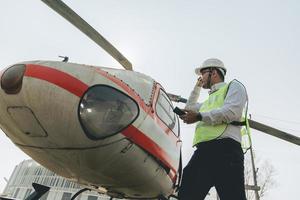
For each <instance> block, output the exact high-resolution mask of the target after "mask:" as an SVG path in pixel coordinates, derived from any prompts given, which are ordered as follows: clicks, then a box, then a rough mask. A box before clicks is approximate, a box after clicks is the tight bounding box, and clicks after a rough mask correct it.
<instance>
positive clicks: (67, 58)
mask: <svg viewBox="0 0 300 200" xmlns="http://www.w3.org/2000/svg"><path fill="white" fill-rule="evenodd" d="M58 57H60V58H63V60H62V62H68V61H69V57H68V56H58Z"/></svg>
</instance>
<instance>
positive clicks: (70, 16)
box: [41, 0, 132, 70]
mask: <svg viewBox="0 0 300 200" xmlns="http://www.w3.org/2000/svg"><path fill="white" fill-rule="evenodd" d="M41 1H43V2H44V3H45V4H47V5H48V6H49V7H50V8H52V9H53V10H54V11H56V12H57V13H58V14H59V15H61V16H62V17H64V18H65V19H66V20H68V21H69V22H70V23H71V24H73V25H74V26H75V27H77V28H78V29H79V30H80V31H81V32H83V33H84V34H85V35H87V36H88V37H89V38H90V39H91V40H93V41H94V42H95V43H97V44H98V45H99V46H100V47H101V48H103V49H104V50H105V51H106V52H107V53H108V54H109V55H111V56H112V57H113V58H114V59H116V60H117V61H118V62H119V63H120V64H121V65H122V66H123V67H124V68H125V69H127V70H132V64H131V63H130V62H129V61H128V60H127V58H125V57H124V56H123V55H122V54H121V53H120V52H119V51H118V50H117V49H116V48H115V47H114V46H113V45H112V44H110V43H109V42H108V41H107V40H106V39H105V38H104V37H103V36H102V35H101V34H100V33H99V32H97V31H96V30H95V29H94V28H93V27H92V26H91V25H89V24H88V23H87V22H86V21H85V20H84V19H82V18H81V17H80V16H79V15H78V14H77V13H75V12H74V11H73V10H72V9H71V8H70V7H69V6H67V5H66V4H65V3H64V2H62V1H61V0H41Z"/></svg>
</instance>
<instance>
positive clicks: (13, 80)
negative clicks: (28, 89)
mask: <svg viewBox="0 0 300 200" xmlns="http://www.w3.org/2000/svg"><path fill="white" fill-rule="evenodd" d="M25 69H26V66H25V65H24V64H16V65H13V66H11V67H9V68H8V69H6V70H5V71H4V73H3V75H2V77H1V88H2V89H3V90H4V92H5V93H6V94H17V93H18V92H20V90H21V88H22V82H23V77H24V73H25Z"/></svg>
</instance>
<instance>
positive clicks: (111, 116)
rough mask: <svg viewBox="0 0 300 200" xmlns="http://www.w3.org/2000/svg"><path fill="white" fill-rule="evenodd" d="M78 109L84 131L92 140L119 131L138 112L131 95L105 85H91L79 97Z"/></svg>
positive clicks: (131, 121)
mask: <svg viewBox="0 0 300 200" xmlns="http://www.w3.org/2000/svg"><path fill="white" fill-rule="evenodd" d="M78 111H79V120H80V123H81V126H82V128H83V130H84V132H85V133H86V135H87V136H88V137H89V138H90V139H93V140H97V139H103V138H106V137H109V136H112V135H114V134H117V133H119V132H121V131H122V130H123V129H125V128H126V127H127V126H128V125H130V124H131V123H133V122H134V121H135V119H136V118H137V116H138V114H139V108H138V105H137V103H136V102H135V101H134V100H133V99H132V98H131V97H129V96H127V95H126V94H124V93H123V92H121V91H119V90H117V89H115V88H112V87H110V86H106V85H96V86H93V87H91V88H90V89H89V90H88V91H87V92H86V93H85V95H84V96H83V98H82V99H81V102H80V105H79V109H78Z"/></svg>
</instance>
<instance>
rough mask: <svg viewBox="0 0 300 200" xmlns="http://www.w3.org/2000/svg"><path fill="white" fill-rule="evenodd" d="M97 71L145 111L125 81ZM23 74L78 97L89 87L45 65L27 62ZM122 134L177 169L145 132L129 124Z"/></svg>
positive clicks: (144, 107) (145, 108) (139, 99)
mask: <svg viewBox="0 0 300 200" xmlns="http://www.w3.org/2000/svg"><path fill="white" fill-rule="evenodd" d="M97 71H98V72H99V74H100V75H103V76H104V77H105V78H108V79H109V80H111V81H113V82H115V83H116V84H117V85H119V86H120V87H121V88H122V89H124V90H125V91H126V92H128V93H129V94H130V95H131V96H132V97H133V98H134V99H135V100H136V101H138V103H139V105H140V106H142V109H143V110H145V112H146V110H148V109H149V108H148V107H147V106H146V104H145V103H144V102H143V100H142V99H141V98H140V97H139V96H138V95H137V94H136V93H135V92H134V91H133V90H132V89H131V88H129V87H128V86H127V85H126V84H125V83H123V82H122V81H120V80H119V81H118V79H117V78H115V77H112V76H109V75H107V73H105V72H104V71H103V70H98V69H97ZM100 72H101V73H100ZM24 75H25V76H28V77H33V78H37V79H41V80H44V81H47V82H49V83H52V84H55V85H57V86H59V87H61V88H63V89H65V90H67V91H69V92H71V93H72V94H74V95H76V96H78V97H79V98H80V97H82V95H83V94H84V92H85V91H86V90H87V89H88V88H89V86H88V85H87V84H85V83H84V82H82V81H80V80H78V79H77V78H75V77H73V76H71V75H69V74H67V73H65V72H62V71H60V70H57V69H54V68H50V67H46V66H41V65H35V64H27V65H26V71H25V74H24ZM148 114H149V113H148ZM152 118H153V116H152ZM122 134H123V135H124V136H126V137H128V138H130V139H131V140H132V141H133V142H134V143H136V144H137V145H139V146H141V147H142V148H143V149H145V150H146V151H148V152H149V153H150V154H152V155H153V156H155V157H156V158H158V159H159V160H161V162H162V163H164V164H165V165H166V166H167V167H169V168H170V169H171V170H172V171H173V173H176V171H177V170H175V168H174V166H176V165H177V164H176V163H174V161H172V160H171V159H170V158H169V156H168V155H167V153H166V152H165V151H164V150H163V149H162V148H161V147H160V146H158V145H157V144H156V143H155V142H154V141H153V140H152V139H151V138H149V137H147V136H146V134H144V133H143V132H141V131H140V130H139V129H137V128H136V127H135V126H133V125H130V126H129V127H128V128H126V129H125V130H124V131H123V132H122Z"/></svg>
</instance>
